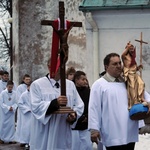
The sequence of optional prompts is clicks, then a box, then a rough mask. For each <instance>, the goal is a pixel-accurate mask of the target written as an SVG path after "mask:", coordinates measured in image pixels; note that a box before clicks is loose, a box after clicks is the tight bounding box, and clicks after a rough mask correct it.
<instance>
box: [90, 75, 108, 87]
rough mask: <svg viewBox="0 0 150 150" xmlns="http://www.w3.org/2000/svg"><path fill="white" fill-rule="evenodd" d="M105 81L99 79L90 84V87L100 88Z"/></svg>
mask: <svg viewBox="0 0 150 150" xmlns="http://www.w3.org/2000/svg"><path fill="white" fill-rule="evenodd" d="M106 82H107V81H106V80H105V79H104V78H103V77H101V78H99V79H97V80H96V81H95V82H94V83H93V84H92V87H97V86H101V85H104V84H105V83H106Z"/></svg>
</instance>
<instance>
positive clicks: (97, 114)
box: [88, 82, 102, 131]
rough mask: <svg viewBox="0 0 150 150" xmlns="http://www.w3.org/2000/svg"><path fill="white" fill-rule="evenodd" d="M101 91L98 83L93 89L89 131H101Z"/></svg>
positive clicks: (89, 112)
mask: <svg viewBox="0 0 150 150" xmlns="http://www.w3.org/2000/svg"><path fill="white" fill-rule="evenodd" d="M101 97H102V95H101V89H100V86H99V83H98V82H95V83H94V84H93V85H92V87H91V92H90V100H89V111H88V117H89V118H88V129H89V130H91V129H94V130H98V131H99V130H100V125H101V116H102V114H101V112H102V111H101Z"/></svg>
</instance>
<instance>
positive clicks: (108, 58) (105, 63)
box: [104, 53, 120, 66]
mask: <svg viewBox="0 0 150 150" xmlns="http://www.w3.org/2000/svg"><path fill="white" fill-rule="evenodd" d="M115 56H117V57H120V56H119V54H117V53H110V54H108V55H106V57H105V58H104V66H106V65H107V66H108V65H109V63H110V59H111V58H112V57H115Z"/></svg>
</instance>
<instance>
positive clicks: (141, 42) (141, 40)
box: [135, 32, 148, 77]
mask: <svg viewBox="0 0 150 150" xmlns="http://www.w3.org/2000/svg"><path fill="white" fill-rule="evenodd" d="M135 41H137V42H140V65H142V44H143V43H144V44H148V43H147V42H144V41H143V37H142V32H141V37H140V40H135ZM140 76H141V77H142V70H140Z"/></svg>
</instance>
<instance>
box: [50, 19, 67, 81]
mask: <svg viewBox="0 0 150 150" xmlns="http://www.w3.org/2000/svg"><path fill="white" fill-rule="evenodd" d="M64 27H65V29H64V30H65V32H66V31H67V30H68V29H69V28H70V22H69V21H67V20H65V25H64ZM53 28H54V29H55V30H53V38H52V51H51V65H50V77H51V78H54V77H55V74H56V72H57V70H58V68H59V66H60V56H59V41H60V37H59V36H60V35H58V33H57V31H58V32H59V30H60V19H59V18H58V19H57V20H54V22H53Z"/></svg>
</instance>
